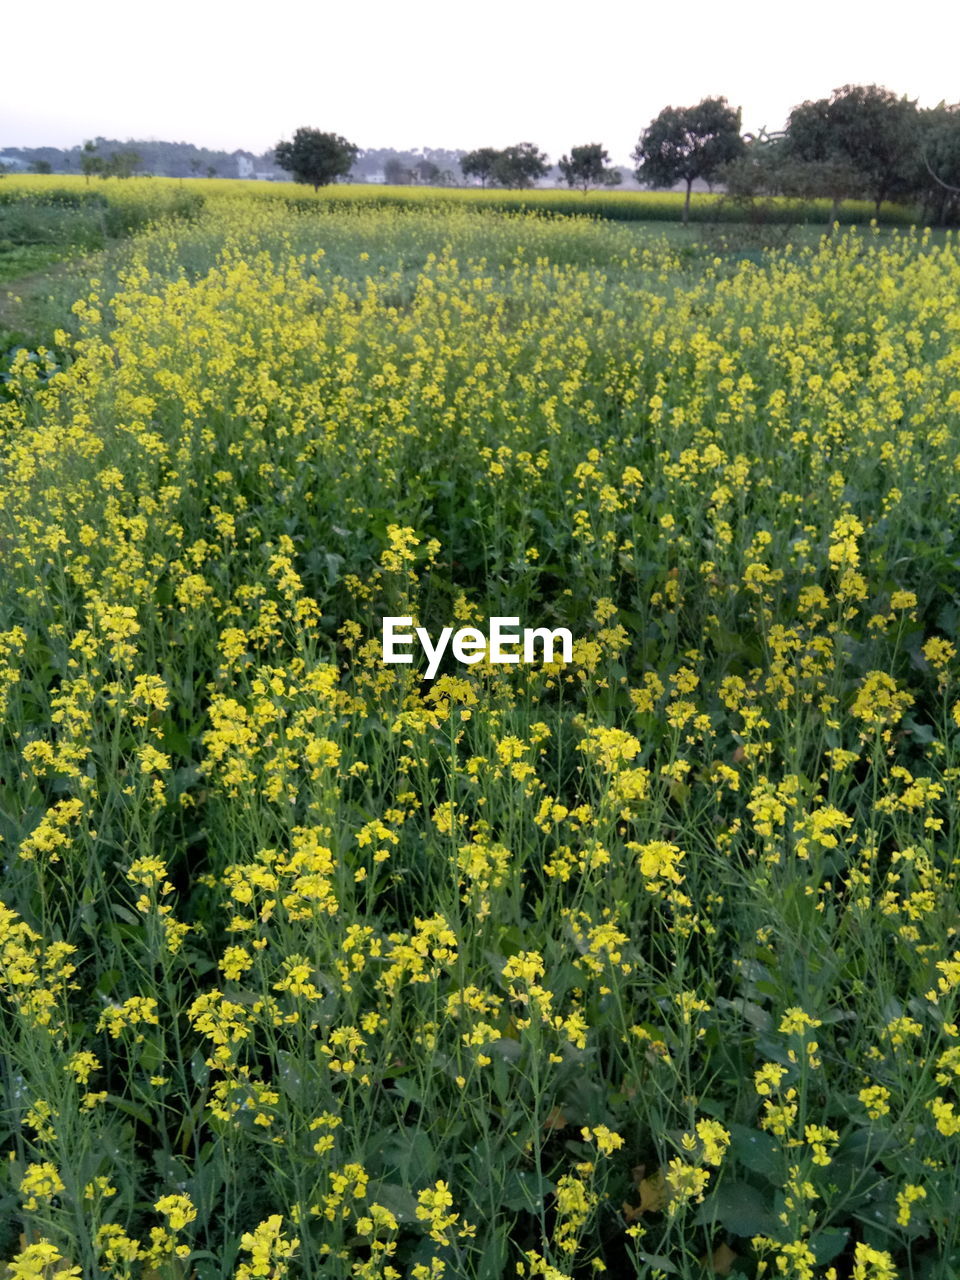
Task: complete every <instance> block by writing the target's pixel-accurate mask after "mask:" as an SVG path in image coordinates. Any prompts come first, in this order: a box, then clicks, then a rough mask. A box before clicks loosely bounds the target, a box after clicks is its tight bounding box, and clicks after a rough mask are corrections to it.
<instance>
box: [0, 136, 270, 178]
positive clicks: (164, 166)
mask: <svg viewBox="0 0 960 1280" xmlns="http://www.w3.org/2000/svg"><path fill="white" fill-rule="evenodd" d="M131 152H133V153H135V154H136V156H137V157H138V162H137V165H136V168H135V170H134V172H135V173H138V174H152V175H155V176H156V177H163V178H207V177H219V178H237V177H240V176H241V168H242V167H244V168H249V169H251V170H254V171H256V172H258V173H268V174H270V175H271V176H272V177H276V178H282V177H285V176H286V175H285V174H284V173H283V172H282V170H281V169H279V168H278V166H277V164H276V162H275V160H274V157H273V152H272V151H267V152H264V153H263V154H259V155H258V154H256V153H254V152H252V151H232V152H231V151H217V150H214V149H211V148H209V147H196V146H194V145H193V143H190V142H158V141H157V140H155V139H138V138H130V139H128V140H127V141H126V142H121V141H120V140H119V139H117V138H103V137H98V138H94V139H91V140H90V142H88V143H84V144H83V145H82V146H75V147H5V148H4V147H0V153H2V154H3V155H5V156H6V157H7V158H8V160H9V161H17V162H19V167H22V169H23V171H25V172H32V173H84V172H85V171H86V172H88V173H90V174H91V176H96V175H97V174H108V175H109V174H111V173H113V172H114V171H115V166H116V164H117V161H115V160H114V159H113V158H114V157H115V156H118V155H119V156H120V157H121V160H122V161H123V157H124V154H125V153H126V155H127V156H129V153H131ZM91 158H93V159H94V160H95V161H96V160H99V161H101V162H102V163H101V164H96V163H95V164H94V166H93V170H92V171H91V170H90V168H89V165H90V160H91ZM244 162H245V163H244ZM129 163H130V161H129V159H127V160H126V161H123V167H124V168H126V167H129ZM85 164H86V169H85ZM116 176H121V175H119V174H117V175H116Z"/></svg>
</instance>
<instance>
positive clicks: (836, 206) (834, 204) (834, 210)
mask: <svg viewBox="0 0 960 1280" xmlns="http://www.w3.org/2000/svg"><path fill="white" fill-rule="evenodd" d="M842 199H843V197H842V196H834V197H833V199H832V200H831V201H830V234H831V235H833V224H834V223H835V222H836V221H837V219H838V218H839V217H840V201H841V200H842Z"/></svg>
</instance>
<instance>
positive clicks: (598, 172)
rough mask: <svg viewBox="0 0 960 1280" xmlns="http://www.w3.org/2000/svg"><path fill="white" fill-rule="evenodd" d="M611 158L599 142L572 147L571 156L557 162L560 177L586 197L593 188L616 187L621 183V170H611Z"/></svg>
mask: <svg viewBox="0 0 960 1280" xmlns="http://www.w3.org/2000/svg"><path fill="white" fill-rule="evenodd" d="M609 164H610V157H609V156H608V155H607V153H606V151H605V150H604V149H603V147H602V145H601V144H600V143H599V142H588V143H586V144H585V145H584V146H581V147H571V148H570V154H569V156H561V157H560V159H559V161H558V162H557V167H558V168H559V170H560V175H561V177H562V178H563V180H564V182H565V183H566V184H567V186H568V187H579V188H580V190H581V191H582V192H583V194H584V195H586V194H587V192H588V191H589V190H590V188H591V187H602V186H615V185H616V184H617V183H618V182H620V181H621V173H620V170H619V169H612V168H609V167H608V166H609Z"/></svg>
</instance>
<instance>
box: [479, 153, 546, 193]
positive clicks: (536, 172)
mask: <svg viewBox="0 0 960 1280" xmlns="http://www.w3.org/2000/svg"><path fill="white" fill-rule="evenodd" d="M547 168H548V164H547V157H546V155H545V153H544V152H542V151H539V150H538V149H537V148H536V147H535V146H534V145H533V143H532V142H518V143H517V144H516V145H515V146H512V147H505V148H504V149H503V151H501V152H499V153H498V155H497V158H496V160H495V161H494V163H493V173H492V175H491V176H492V178H493V181H494V182H496V183H497V184H498V185H499V186H501V187H519V188H523V187H532V186H533V184H534V183H535V182H536V181H537V179H538V178H542V177H543V176H544V174H545V173H546V172H547Z"/></svg>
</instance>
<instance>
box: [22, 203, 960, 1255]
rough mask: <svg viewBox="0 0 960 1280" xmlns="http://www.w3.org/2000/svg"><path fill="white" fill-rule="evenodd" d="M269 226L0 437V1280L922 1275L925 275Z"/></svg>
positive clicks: (95, 352) (40, 399) (182, 239)
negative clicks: (518, 658) (430, 650)
mask: <svg viewBox="0 0 960 1280" xmlns="http://www.w3.org/2000/svg"><path fill="white" fill-rule="evenodd" d="M213 185H214V186H215V185H216V184H213ZM131 189H132V188H131ZM268 194H269V196H270V197H271V198H264V194H259V193H253V194H252V195H250V194H248V193H247V192H246V190H245V189H240V186H239V184H237V188H236V189H234V188H233V187H226V186H225V187H224V188H223V192H222V197H221V196H217V197H216V199H215V198H214V197H213V196H212V195H211V196H210V197H209V198H208V199H207V200H206V204H205V208H204V210H203V211H201V212H200V213H199V214H198V215H197V216H196V217H194V218H192V219H189V220H186V219H178V220H168V221H166V222H164V223H162V224H161V225H158V226H156V227H154V228H152V229H149V228H148V229H146V230H143V231H140V232H138V233H136V234H135V235H134V236H133V237H132V238H131V239H130V240H129V241H128V242H126V243H125V244H124V245H121V246H118V247H117V248H116V250H115V252H114V254H113V255H112V256H111V258H110V259H109V260H108V261H106V262H105V263H104V264H103V270H101V271H99V274H98V276H97V278H96V280H90V281H89V282H88V287H87V288H86V289H85V290H84V291H83V292H82V296H80V297H79V298H77V299H76V301H75V304H74V305H71V306H68V305H66V302H67V295H66V294H65V295H64V305H62V307H61V309H60V314H59V316H58V318H57V320H58V322H57V323H56V325H55V326H54V328H53V331H52V332H51V335H50V341H49V343H48V344H46V349H45V350H44V351H42V352H39V351H33V352H32V353H31V352H27V351H24V352H21V353H19V354H17V355H16V356H15V357H14V358H13V360H12V362H11V367H10V376H9V381H8V383H7V392H8V398H7V400H6V402H5V403H3V404H2V405H0V446H2V453H0V537H2V539H3V545H4V561H5V572H4V577H3V581H2V583H0V709H2V712H3V715H2V720H0V723H2V730H0V836H2V840H3V845H2V848H3V850H4V854H3V856H4V858H5V863H4V885H3V895H2V896H3V904H4V905H3V907H2V908H0V999H2V1000H3V1002H4V1014H5V1016H4V1019H3V1020H2V1022H0V1047H2V1050H3V1053H4V1061H5V1063H7V1064H8V1065H7V1067H6V1068H5V1069H6V1071H7V1077H6V1085H5V1103H4V1125H5V1128H6V1131H7V1133H8V1136H7V1137H6V1138H5V1139H4V1146H5V1151H6V1153H7V1158H5V1159H4V1161H3V1168H4V1173H3V1178H4V1182H3V1184H2V1191H0V1194H2V1196H3V1197H4V1200H3V1204H4V1206H5V1210H4V1211H5V1213H6V1215H7V1216H6V1221H7V1223H8V1228H7V1236H6V1239H5V1241H4V1248H5V1250H6V1253H7V1254H8V1256H9V1257H10V1259H11V1270H10V1273H9V1274H10V1277H11V1280H21V1278H22V1280H26V1277H28V1276H36V1275H43V1276H45V1277H50V1276H52V1275H54V1274H62V1273H63V1271H64V1269H66V1270H67V1272H69V1268H76V1269H77V1271H75V1272H74V1274H81V1275H83V1276H84V1277H90V1278H91V1280H92V1278H93V1277H100V1276H110V1277H116V1280H126V1278H127V1277H132V1276H139V1277H142V1278H143V1280H148V1278H149V1280H153V1278H154V1277H156V1276H158V1275H159V1276H161V1277H163V1278H164V1280H175V1278H176V1280H183V1277H185V1276H190V1277H193V1276H194V1275H195V1276H196V1277H197V1280H220V1278H224V1280H226V1278H235V1280H248V1278H249V1277H252V1276H255V1275H264V1274H266V1275H270V1276H273V1277H275V1278H276V1280H280V1278H281V1277H284V1276H287V1275H289V1276H291V1277H294V1276H296V1277H299V1276H304V1277H312V1276H317V1275H324V1276H331V1277H343V1278H344V1280H346V1278H347V1277H351V1278H352V1277H371V1278H372V1277H381V1278H382V1280H388V1278H389V1277H391V1276H401V1277H404V1280H406V1278H407V1277H409V1278H410V1280H426V1278H427V1277H429V1278H431V1280H433V1278H435V1277H441V1276H445V1277H449V1278H450V1280H454V1278H456V1280H460V1278H461V1277H462V1278H463V1280H471V1278H474V1277H476V1278H477V1280H481V1278H482V1280H500V1277H504V1276H514V1275H522V1276H524V1277H532V1276H545V1277H549V1278H550V1280H563V1278H565V1277H566V1278H570V1277H572V1278H575V1280H580V1278H581V1277H583V1276H586V1275H591V1274H595V1273H597V1272H599V1271H602V1269H603V1268H604V1267H605V1268H606V1269H607V1270H608V1272H609V1273H610V1274H612V1275H616V1276H621V1275H638V1276H650V1277H651V1278H652V1277H653V1276H655V1275H657V1274H667V1275H678V1276H681V1277H684V1278H685V1280H694V1277H697V1278H699V1277H702V1275H703V1274H704V1269H705V1266H706V1265H707V1264H709V1265H711V1266H712V1267H713V1269H714V1271H716V1272H719V1273H721V1274H728V1275H731V1276H739V1277H746V1278H747V1280H754V1278H755V1277H760V1276H763V1275H764V1274H766V1275H769V1274H780V1275H784V1276H791V1277H796V1278H797V1280H799V1277H801V1276H807V1277H809V1276H816V1277H823V1278H826V1277H827V1276H828V1275H829V1274H830V1268H831V1267H832V1268H834V1269H835V1273H836V1274H839V1275H851V1276H856V1277H857V1280H889V1278H890V1277H895V1276H903V1277H927V1278H928V1280H933V1278H935V1277H947V1276H949V1275H951V1274H953V1273H954V1272H955V1271H956V1269H957V1267H958V1265H960V1252H958V1251H960V1234H958V1223H960V1179H958V1172H957V1170H958V1165H957V1161H956V1159H955V1144H956V1141H957V1135H958V1132H960V1115H958V1107H960V1093H958V1081H960V1067H958V1063H960V1055H958V1048H957V1043H958V1031H957V1023H958V1008H957V1005H958V992H960V952H958V951H957V946H958V942H957V937H958V931H960V924H958V918H957V911H956V902H957V889H958V872H960V863H958V859H957V854H956V839H955V834H956V824H957V820H958V815H957V805H958V800H960V791H958V781H960V736H958V735H960V729H958V724H960V687H958V680H957V663H956V656H957V654H956V649H957V644H958V643H960V592H958V589H957V583H956V564H955V561H956V545H955V543H956V535H955V524H956V520H955V510H956V507H957V506H958V504H960V483H958V474H960V473H958V463H957V459H958V457H960V447H958V435H960V393H958V392H957V389H956V385H955V384H956V377H955V371H956V345H957V334H958V327H957V317H956V307H955V298H956V296H957V287H958V283H960V260H958V256H957V252H956V243H955V239H954V237H952V236H949V235H945V236H943V237H941V238H939V239H937V238H934V237H931V236H928V235H915V234H912V233H902V232H898V231H893V232H891V233H890V234H881V233H880V231H879V230H875V231H868V232H866V233H862V234H861V233H851V234H846V235H842V236H836V237H834V238H833V239H823V238H820V237H817V238H816V242H815V243H811V244H806V245H803V244H794V245H792V246H791V247H790V248H789V250H788V249H787V248H786V247H784V248H783V249H780V250H778V249H765V250H762V251H757V252H756V253H755V254H754V257H753V258H747V259H744V258H743V256H742V253H741V249H742V245H741V246H740V248H738V247H737V246H736V244H734V245H729V244H728V247H729V252H728V253H727V254H726V256H724V254H723V253H717V252H714V251H712V248H711V246H709V245H708V246H704V247H703V248H702V249H701V248H697V249H696V251H695V252H687V251H686V248H685V246H684V245H682V244H680V245H678V244H676V243H671V242H670V241H669V240H668V239H667V238H666V237H657V236H654V235H653V234H652V233H651V232H650V231H649V230H648V229H641V228H639V227H638V226H637V225H621V224H620V223H618V222H615V221H602V220H591V219H576V218H562V219H561V218H550V217H545V216H542V215H538V214H530V213H527V214H521V213H515V212H514V213H505V212H502V211H496V210H490V209H482V208H477V207H474V206H473V205H472V204H470V203H463V204H457V205H455V206H454V205H448V204H436V205H434V204H426V205H424V206H423V207H417V208H409V207H390V208H385V207H382V206H379V205H368V204H362V203H354V204H352V205H349V206H348V205H343V206H340V205H334V206H333V207H328V208H326V211H325V213H324V216H323V217H322V218H318V217H317V216H316V214H315V213H314V212H313V209H312V207H311V208H309V209H303V208H299V207H296V206H291V205H290V204H289V202H287V201H286V200H285V199H283V198H281V196H282V193H280V195H277V194H275V193H272V192H271V193H268ZM698 243H700V242H698ZM64 287H65V288H66V286H64ZM387 615H391V616H409V617H415V618H416V619H417V620H418V622H420V623H421V624H422V625H423V626H425V627H427V628H428V629H429V630H430V631H431V633H432V634H434V635H435V634H436V633H437V632H438V631H439V629H440V628H441V627H443V626H448V625H454V626H465V625H469V624H471V623H476V624H477V625H478V626H479V627H480V628H481V629H483V628H484V627H485V622H486V619H488V618H489V617H491V616H494V615H500V616H516V617H518V618H520V619H521V625H526V626H539V625H548V626H551V627H553V626H565V627H568V628H569V629H570V630H571V632H572V634H573V637H574V646H573V653H572V658H571V661H570V662H569V663H566V664H549V665H543V664H541V663H534V664H533V665H530V666H522V665H517V666H499V665H496V664H493V663H491V662H489V661H487V660H482V661H480V662H479V663H478V664H476V665H465V664H459V663H456V662H453V661H449V660H448V661H447V662H446V664H445V665H444V667H443V669H442V673H441V675H440V677H439V678H438V679H437V680H435V681H432V682H427V681H425V680H424V679H423V678H422V676H423V673H422V669H417V667H416V666H414V665H409V666H402V665H397V666H388V665H385V664H384V663H383V661H382V655H381V649H380V637H381V627H382V619H383V617H384V616H387Z"/></svg>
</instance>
